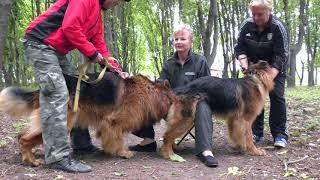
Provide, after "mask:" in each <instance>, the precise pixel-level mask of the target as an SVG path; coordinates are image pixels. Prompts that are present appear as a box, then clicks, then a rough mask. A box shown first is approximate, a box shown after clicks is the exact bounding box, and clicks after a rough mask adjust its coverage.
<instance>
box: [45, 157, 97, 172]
mask: <svg viewBox="0 0 320 180" xmlns="http://www.w3.org/2000/svg"><path fill="white" fill-rule="evenodd" d="M49 167H50V168H51V169H60V170H62V171H66V172H71V173H87V172H90V171H92V168H91V166H89V165H86V164H84V163H82V162H80V161H78V160H75V159H72V158H71V157H70V156H66V157H64V158H63V159H62V160H60V161H58V162H54V163H52V164H49Z"/></svg>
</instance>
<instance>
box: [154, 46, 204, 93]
mask: <svg viewBox="0 0 320 180" xmlns="http://www.w3.org/2000/svg"><path fill="white" fill-rule="evenodd" d="M203 76H210V69H209V67H208V65H207V60H206V58H205V57H204V56H202V55H199V54H196V53H193V52H192V51H191V50H190V51H189V55H188V57H187V61H186V62H185V64H184V65H181V63H180V62H179V59H178V54H177V53H175V54H174V55H173V56H172V57H170V58H169V59H168V60H167V61H166V62H165V64H164V66H163V68H162V72H161V74H160V77H159V79H160V80H165V79H167V80H168V81H169V83H170V85H171V88H176V87H179V86H182V85H185V84H187V83H189V82H191V81H193V80H195V79H197V78H199V77H203Z"/></svg>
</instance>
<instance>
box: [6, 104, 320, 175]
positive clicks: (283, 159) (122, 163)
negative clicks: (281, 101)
mask: <svg viewBox="0 0 320 180" xmlns="http://www.w3.org/2000/svg"><path fill="white" fill-rule="evenodd" d="M0 119H1V124H0V154H1V156H0V179H283V178H284V177H285V176H288V177H291V178H293V179H296V178H298V179H304V178H315V179H318V178H319V177H320V154H319V152H320V151H319V150H320V128H319V125H320V102H309V103H302V102H300V101H297V100H293V99H292V100H289V101H288V119H289V122H288V129H289V132H290V144H289V146H288V148H286V149H281V150H278V149H274V148H273V146H272V138H271V136H270V133H268V132H267V133H266V139H265V141H264V142H263V143H262V144H259V146H260V147H263V148H265V149H266V150H267V155H266V156H264V157H255V156H250V155H245V154H242V153H239V152H237V151H235V150H233V149H232V148H231V146H230V143H229V140H228V138H227V130H226V126H225V124H224V122H223V121H217V122H216V123H215V127H214V150H213V151H214V155H215V156H216V157H217V159H218V160H219V167H217V168H207V167H206V166H204V165H203V164H202V163H201V162H200V161H199V160H198V159H197V158H196V157H195V156H194V154H193V150H194V140H193V139H192V138H189V139H188V140H187V141H185V142H183V143H182V144H181V145H180V146H179V147H177V148H176V153H177V154H179V155H181V156H182V157H183V158H184V159H185V160H186V162H171V161H167V160H164V159H162V158H161V157H160V155H159V152H156V153H136V154H135V156H134V157H133V158H132V159H128V160H127V159H121V158H118V157H111V156H109V155H106V154H102V153H101V154H96V155H94V156H83V157H81V160H83V161H84V162H86V163H88V164H90V165H92V167H93V169H94V170H93V171H92V172H90V173H86V174H72V173H71V174H70V173H65V172H62V171H55V170H52V169H48V168H46V167H45V166H40V167H30V166H25V165H23V164H22V162H21V157H20V154H19V147H18V142H17V132H18V129H20V124H19V123H17V122H18V121H13V120H12V119H11V118H9V117H8V116H6V115H4V114H0ZM165 127H166V125H165V122H161V123H160V124H157V125H156V126H155V128H156V136H157V137H156V139H157V143H158V147H159V145H161V144H162V141H161V136H162V135H163V132H164V130H165ZM267 131H268V128H267ZM139 141H140V139H139V138H137V137H135V136H133V135H128V137H127V138H126V144H127V145H131V144H136V143H138V142H139ZM94 143H95V144H96V145H97V146H99V141H98V140H96V139H94ZM158 149H159V148H158ZM36 154H37V156H40V157H41V158H43V150H42V147H39V148H38V149H37V150H36Z"/></svg>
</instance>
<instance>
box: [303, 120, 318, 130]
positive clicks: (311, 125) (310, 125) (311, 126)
mask: <svg viewBox="0 0 320 180" xmlns="http://www.w3.org/2000/svg"><path fill="white" fill-rule="evenodd" d="M319 126H320V118H319V117H315V118H312V119H310V120H308V121H307V122H306V129H307V130H308V131H315V130H317V129H318V128H319Z"/></svg>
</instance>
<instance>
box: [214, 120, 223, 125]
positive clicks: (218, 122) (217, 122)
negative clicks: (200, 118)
mask: <svg viewBox="0 0 320 180" xmlns="http://www.w3.org/2000/svg"><path fill="white" fill-rule="evenodd" d="M213 122H214V123H215V124H217V125H225V124H226V121H225V120H223V119H216V120H215V121H213Z"/></svg>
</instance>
